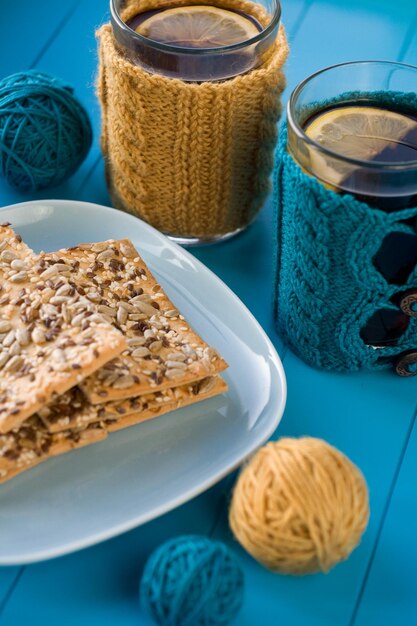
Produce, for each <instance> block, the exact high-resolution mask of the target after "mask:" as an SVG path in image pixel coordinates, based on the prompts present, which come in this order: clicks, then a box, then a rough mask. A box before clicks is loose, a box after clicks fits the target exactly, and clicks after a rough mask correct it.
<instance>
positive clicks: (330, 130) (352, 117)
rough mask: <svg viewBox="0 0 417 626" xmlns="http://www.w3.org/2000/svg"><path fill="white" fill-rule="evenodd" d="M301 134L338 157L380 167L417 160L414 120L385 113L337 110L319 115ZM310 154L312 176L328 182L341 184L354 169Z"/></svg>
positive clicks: (360, 108) (366, 109) (356, 108)
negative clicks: (379, 165) (314, 175)
mask: <svg viewBox="0 0 417 626" xmlns="http://www.w3.org/2000/svg"><path fill="white" fill-rule="evenodd" d="M304 132H305V133H306V135H307V136H308V137H310V138H311V139H314V141H316V142H317V143H318V144H319V145H320V146H322V147H323V148H328V149H329V150H332V151H333V152H335V153H337V154H338V155H340V156H341V157H346V158H351V159H359V160H361V161H374V162H380V163H384V162H385V163H388V162H390V163H395V162H398V163H400V162H404V161H413V160H417V120H416V119H414V118H412V117H409V116H407V115H403V114H401V113H396V112H394V111H389V110H387V109H382V108H378V107H368V106H343V107H336V108H334V109H330V110H328V111H326V112H324V113H323V114H321V115H320V114H319V115H318V116H317V117H316V118H315V119H314V120H313V121H312V122H310V123H309V124H308V125H307V126H306V128H305V129H304ZM313 153H314V151H313V150H311V151H310V154H311V157H312V161H313V163H312V165H313V167H314V173H315V174H316V175H317V176H318V177H322V178H323V179H324V180H327V181H331V182H340V180H341V179H342V178H343V177H344V176H346V174H349V173H351V172H352V171H353V170H354V169H355V168H356V167H357V166H355V165H352V164H349V163H343V162H340V161H337V160H336V159H332V158H331V157H327V156H324V155H318V154H317V153H316V154H313ZM331 170H333V171H331Z"/></svg>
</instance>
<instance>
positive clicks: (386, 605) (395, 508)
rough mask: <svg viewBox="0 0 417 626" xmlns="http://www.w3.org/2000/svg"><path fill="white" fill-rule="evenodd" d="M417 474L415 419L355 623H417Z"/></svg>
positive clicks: (367, 625)
mask: <svg viewBox="0 0 417 626" xmlns="http://www.w3.org/2000/svg"><path fill="white" fill-rule="evenodd" d="M416 476H417V428H416V427H415V422H414V430H413V431H412V434H411V438H410V441H409V445H408V447H407V452H406V455H405V457H404V459H403V462H402V464H401V467H400V471H399V475H398V480H397V481H396V485H395V490H394V491H393V494H392V498H391V499H390V501H389V503H388V505H389V506H388V513H387V516H386V519H385V523H384V525H383V528H382V532H381V534H380V536H379V537H378V543H377V545H376V551H375V555H374V558H373V559H372V563H371V567H370V571H369V577H368V579H367V585H366V587H365V589H364V593H363V596H362V597H361V602H360V605H359V606H358V612H357V614H356V615H355V616H354V617H355V619H354V621H353V622H352V626H392V624H396V623H401V624H410V625H414V624H416V623H417V542H416V533H415V520H416V519H417V493H416V492H417V490H416Z"/></svg>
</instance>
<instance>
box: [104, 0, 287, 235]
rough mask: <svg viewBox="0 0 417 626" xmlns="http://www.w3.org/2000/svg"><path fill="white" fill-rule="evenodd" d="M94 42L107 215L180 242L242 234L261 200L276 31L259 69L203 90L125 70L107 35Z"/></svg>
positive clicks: (272, 123) (278, 86) (281, 43)
mask: <svg viewBox="0 0 417 626" xmlns="http://www.w3.org/2000/svg"><path fill="white" fill-rule="evenodd" d="M187 4H192V2H187ZM228 4H230V5H231V6H234V7H235V8H236V7H238V6H242V3H239V2H238V0H229V1H228ZM159 5H161V6H162V5H163V2H161V0H159V4H158V3H157V2H155V0H153V1H152V2H151V4H150V6H152V8H155V7H156V6H159ZM244 5H245V6H246V5H248V6H249V5H253V6H257V5H254V4H253V3H246V2H245V3H244ZM222 6H223V7H224V6H225V2H222ZM141 7H142V10H144V9H146V7H145V5H144V2H143V1H142V2H141ZM97 36H98V39H99V54H100V67H99V76H98V94H99V98H100V102H101V108H102V135H101V146H102V150H103V154H104V157H105V162H106V177H107V184H108V189H109V193H110V195H111V199H112V202H113V204H114V206H115V207H116V208H119V209H122V210H124V211H128V212H129V213H132V214H134V215H137V216H138V217H140V218H142V219H144V220H145V221H147V222H149V223H150V224H152V225H153V226H155V227H156V228H158V229H159V230H161V231H163V232H165V233H168V234H171V235H177V236H184V237H213V236H217V235H222V234H226V233H231V232H233V231H235V230H238V229H241V228H243V227H245V226H246V225H247V224H249V223H250V222H251V221H252V219H253V218H254V217H255V215H256V214H257V212H258V211H259V209H260V208H261V206H262V204H263V202H264V200H265V198H266V196H267V194H268V191H269V176H270V173H271V169H272V164H273V151H274V146H275V143H276V133H277V128H276V127H277V121H278V119H279V116H280V113H281V103H280V96H281V93H282V91H283V89H284V86H285V77H284V74H283V71H282V68H283V65H284V62H285V60H286V57H287V54H288V46H287V41H286V37H285V32H284V29H283V27H282V26H281V27H280V30H279V35H278V38H277V41H276V44H275V46H274V49H273V52H272V54H271V55H270V56H269V57H268V59H267V61H266V62H265V63H264V64H263V65H262V66H260V67H259V68H256V69H253V70H251V71H249V72H248V73H246V74H243V75H240V76H237V77H235V78H233V79H230V80H226V81H222V82H213V83H210V82H203V83H186V82H184V81H181V80H177V79H173V78H166V77H164V76H162V75H159V74H150V73H149V72H146V71H145V70H143V69H142V68H141V67H139V66H137V65H134V64H133V63H131V62H130V61H129V60H127V58H126V57H125V56H124V55H123V53H122V52H121V51H120V49H119V48H118V47H117V44H116V42H115V39H114V37H113V33H112V29H111V26H110V25H105V26H103V27H101V28H100V30H99V31H98V33H97Z"/></svg>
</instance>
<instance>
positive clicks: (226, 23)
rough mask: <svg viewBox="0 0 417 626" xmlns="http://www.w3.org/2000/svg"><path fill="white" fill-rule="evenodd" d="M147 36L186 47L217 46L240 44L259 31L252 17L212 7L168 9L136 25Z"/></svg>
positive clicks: (140, 32)
mask: <svg viewBox="0 0 417 626" xmlns="http://www.w3.org/2000/svg"><path fill="white" fill-rule="evenodd" d="M136 32H137V33H139V34H140V35H143V36H144V37H148V38H149V39H153V40H154V41H160V42H163V43H167V44H171V45H174V46H175V45H177V46H182V47H187V48H217V47H220V46H229V45H232V44H235V43H240V42H242V41H246V40H247V39H251V38H252V37H255V36H256V35H257V34H258V33H259V32H260V31H259V29H258V28H257V27H256V25H255V23H254V22H252V21H251V20H250V19H248V18H246V17H244V16H243V15H240V13H235V12H234V11H227V10H225V9H219V8H218V7H213V6H206V5H201V6H185V7H176V8H174V9H165V10H163V11H160V12H159V13H156V14H154V15H152V17H149V18H148V19H146V20H144V21H143V22H142V23H141V24H140V25H139V26H137V27H136Z"/></svg>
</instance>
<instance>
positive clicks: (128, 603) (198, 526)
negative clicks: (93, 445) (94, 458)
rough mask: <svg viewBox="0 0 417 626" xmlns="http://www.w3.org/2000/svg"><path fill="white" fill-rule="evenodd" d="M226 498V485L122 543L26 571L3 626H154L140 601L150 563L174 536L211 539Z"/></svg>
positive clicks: (125, 537)
mask: <svg viewBox="0 0 417 626" xmlns="http://www.w3.org/2000/svg"><path fill="white" fill-rule="evenodd" d="M127 488H128V487H127ZM221 492H222V485H221V484H218V485H216V486H215V487H213V488H212V489H210V490H209V491H208V492H206V493H205V494H203V495H201V496H199V497H197V498H195V499H194V500H192V501H191V502H189V503H187V504H185V505H183V506H181V507H179V508H178V509H176V510H175V511H172V512H171V513H168V514H167V515H164V516H162V517H160V518H159V519H157V520H155V521H154V522H151V523H148V524H145V525H144V526H141V527H140V528H137V529H135V530H133V531H130V532H128V533H126V534H124V535H122V536H120V537H117V538H116V539H113V540H110V541H107V542H105V543H103V544H101V545H98V546H94V547H92V548H89V549H87V550H83V551H81V552H79V553H76V554H71V555H68V556H65V557H61V558H59V559H56V560H54V561H49V562H45V563H39V564H36V565H31V566H30V567H26V568H24V571H23V574H22V576H21V578H20V580H19V584H18V587H17V588H16V589H15V591H14V593H13V595H12V596H11V598H10V599H9V602H8V603H7V605H6V606H5V608H4V610H3V613H1V614H0V623H1V626H17V625H20V624H22V625H23V624H29V623H30V624H32V625H33V626H36V625H37V624H51V625H52V624H54V625H55V624H56V623H57V619H58V617H59V624H60V626H74V624H77V626H91V625H92V624H103V625H104V624H117V625H119V624H120V625H123V626H138V625H141V626H148V624H149V622H148V620H147V618H146V616H145V615H143V614H142V613H141V611H140V609H139V607H138V601H137V589H138V581H139V577H140V575H141V572H142V570H143V567H144V565H145V562H146V559H147V557H148V556H149V554H150V552H151V551H152V550H153V549H154V548H156V546H158V545H159V544H161V543H162V542H163V541H165V540H167V539H169V538H171V537H173V536H176V535H181V534H185V533H200V534H204V535H207V534H209V533H210V530H211V525H212V523H213V518H214V516H215V514H216V512H217V507H218V503H219V499H220V494H221ZM0 571H1V570H0ZM23 598H24V601H23Z"/></svg>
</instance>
